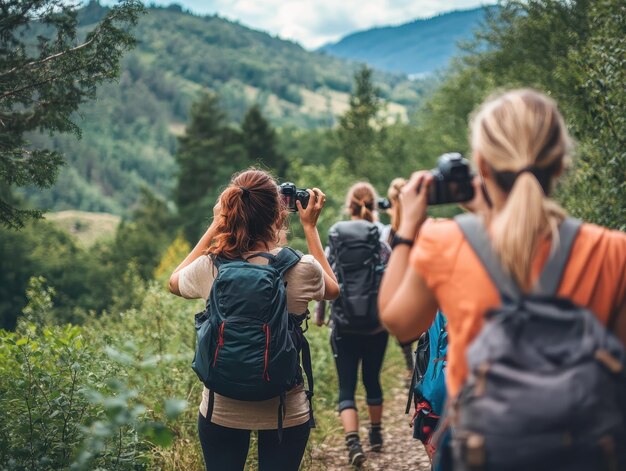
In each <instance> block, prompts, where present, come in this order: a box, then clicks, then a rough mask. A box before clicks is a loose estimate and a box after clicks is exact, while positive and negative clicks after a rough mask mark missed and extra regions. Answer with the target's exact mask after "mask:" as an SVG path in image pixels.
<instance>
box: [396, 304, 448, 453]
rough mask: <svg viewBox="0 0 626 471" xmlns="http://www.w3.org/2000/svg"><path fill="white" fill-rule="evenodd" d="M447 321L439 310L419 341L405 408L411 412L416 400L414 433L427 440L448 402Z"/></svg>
mask: <svg viewBox="0 0 626 471" xmlns="http://www.w3.org/2000/svg"><path fill="white" fill-rule="evenodd" d="M446 325H447V320H446V317H445V316H444V315H443V313H442V312H441V311H438V312H437V315H436V316H435V320H434V321H433V323H432V324H431V326H430V328H429V329H428V330H427V331H426V332H424V334H422V336H421V337H420V339H419V341H418V342H417V349H416V351H415V369H414V371H413V378H412V380H411V387H410V389H409V399H408V401H407V405H406V411H405V412H406V413H407V414H408V413H409V410H410V408H411V402H413V403H414V407H415V412H414V414H413V419H412V420H411V426H412V427H413V437H414V438H416V439H418V440H420V441H421V442H423V443H425V444H426V443H429V442H430V440H431V438H432V436H433V432H434V431H435V429H436V428H437V425H438V424H439V419H440V418H441V416H442V414H443V412H444V407H445V402H446V395H447V394H446V374H445V369H446V355H447V353H448V332H447V330H446Z"/></svg>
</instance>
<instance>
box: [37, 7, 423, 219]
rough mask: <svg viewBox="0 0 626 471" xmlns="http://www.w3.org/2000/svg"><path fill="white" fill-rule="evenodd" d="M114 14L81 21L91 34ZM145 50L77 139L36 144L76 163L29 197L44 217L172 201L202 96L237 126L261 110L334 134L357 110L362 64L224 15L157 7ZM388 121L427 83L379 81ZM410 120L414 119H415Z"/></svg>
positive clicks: (279, 121) (83, 15)
mask: <svg viewBox="0 0 626 471" xmlns="http://www.w3.org/2000/svg"><path fill="white" fill-rule="evenodd" d="M105 12H106V8H104V7H102V6H100V5H99V4H98V3H97V2H91V3H90V4H88V5H87V6H86V7H85V8H84V9H83V10H82V11H81V12H80V14H79V18H80V20H81V30H82V31H83V32H86V31H88V30H89V29H90V28H91V27H92V25H93V23H94V22H96V21H98V20H99V19H100V18H102V16H103V15H104V13H105ZM133 34H134V35H135V37H136V39H137V41H138V44H137V47H136V49H135V50H134V51H132V52H131V53H129V54H127V55H126V56H125V57H124V60H123V63H122V70H121V75H120V78H119V83H116V84H108V85H105V86H103V87H101V88H100V89H99V90H98V95H97V96H98V98H97V100H96V101H93V102H90V103H87V104H85V105H84V106H82V108H81V110H80V113H79V116H77V124H78V125H79V126H80V127H81V129H82V139H81V140H80V141H77V140H76V138H75V137H74V136H73V135H67V134H65V135H56V136H54V137H49V136H48V135H35V136H32V137H31V141H32V143H33V145H34V146H35V147H50V148H53V149H55V150H59V151H60V152H61V153H62V154H63V155H64V156H65V159H66V161H67V165H66V166H65V168H64V169H63V170H62V171H61V174H60V177H59V180H58V182H57V184H56V186H55V187H54V188H52V189H51V190H47V191H44V192H41V191H38V190H34V189H32V190H31V191H29V192H28V196H29V197H30V199H31V201H32V202H33V204H35V205H36V206H37V207H40V208H44V209H55V210H62V209H81V210H88V211H104V212H112V213H117V214H128V208H129V207H131V206H132V205H134V204H135V203H136V202H137V200H138V196H139V190H140V189H141V188H142V187H144V186H145V187H147V188H149V189H151V190H152V191H155V192H156V193H157V194H160V195H162V196H165V197H169V196H171V189H172V185H173V183H174V181H175V177H176V167H175V165H174V159H173V154H174V151H175V148H176V136H177V135H180V134H181V133H182V132H183V130H184V125H185V122H186V121H187V118H188V112H189V108H190V105H191V103H192V102H194V101H196V100H197V99H198V98H199V96H200V94H201V92H207V91H212V92H214V93H216V94H217V95H218V96H219V100H220V106H221V108H222V109H224V111H225V112H226V113H227V117H228V120H230V121H231V122H232V123H239V122H240V121H241V119H242V118H243V116H244V114H245V112H246V111H247V109H248V108H249V107H250V106H251V105H252V104H255V103H257V104H259V105H260V108H261V109H262V111H263V113H264V115H265V116H267V117H268V118H269V120H270V121H271V122H272V123H273V124H274V125H278V126H281V127H286V126H287V127H297V128H310V127H316V126H331V125H333V124H334V123H335V119H336V117H337V116H338V115H339V114H341V113H342V112H344V111H345V110H346V109H347V108H348V99H349V92H350V90H351V83H352V77H353V74H354V72H355V71H356V69H357V67H358V66H357V64H356V63H349V62H346V61H344V60H341V59H337V58H333V57H330V56H327V55H325V54H321V53H315V52H309V51H306V50H304V49H303V48H302V47H301V46H299V45H298V44H295V43H293V42H290V41H284V40H280V39H278V38H275V37H272V36H270V35H268V34H266V33H261V32H258V31H254V30H251V29H249V28H246V27H245V26H242V25H240V24H238V23H235V22H231V21H228V20H225V19H223V18H220V17H218V16H206V17H203V16H195V15H192V14H190V13H187V12H184V11H182V10H181V8H180V7H178V6H171V7H167V8H149V9H148V10H147V14H145V15H144V16H143V17H142V18H141V19H140V21H139V24H138V25H137V27H136V28H134V30H133ZM375 81H376V83H377V85H378V87H379V89H380V93H381V96H382V97H383V98H384V99H386V100H388V101H390V102H393V103H390V104H389V106H388V108H387V113H388V114H389V115H390V116H392V117H393V119H395V117H396V116H397V117H399V118H400V119H406V118H407V116H408V111H407V109H406V107H409V108H410V109H413V108H414V107H415V106H416V105H417V103H418V102H419V100H420V94H421V91H422V84H421V83H419V82H412V81H409V80H407V79H406V78H405V77H403V76H401V75H391V74H385V73H377V74H376V75H375ZM409 111H410V110H409Z"/></svg>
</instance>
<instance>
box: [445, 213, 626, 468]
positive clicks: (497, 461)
mask: <svg viewBox="0 0 626 471" xmlns="http://www.w3.org/2000/svg"><path fill="white" fill-rule="evenodd" d="M456 221H457V223H458V224H459V226H460V228H461V230H462V231H463V234H464V235H465V238H466V240H467V241H468V242H469V244H470V245H471V246H472V248H473V250H474V252H476V255H477V256H478V258H479V259H480V260H481V262H482V263H483V265H484V267H485V269H486V270H487V273H488V274H489V276H490V277H491V279H492V281H493V283H494V284H495V285H496V287H497V289H498V291H499V293H500V296H501V299H502V305H501V306H500V307H498V308H496V309H493V310H492V311H490V312H489V313H488V314H487V316H486V322H485V325H484V327H483V328H482V330H481V332H480V333H479V335H478V336H477V337H476V339H475V340H474V341H473V342H472V344H471V345H470V347H469V349H468V351H467V362H468V366H469V370H470V373H469V376H468V379H467V382H466V384H465V386H464V387H463V389H462V391H461V393H460V394H459V397H458V399H457V403H456V404H455V405H454V406H453V408H452V410H451V411H450V414H451V423H452V431H453V440H452V451H453V453H454V458H455V468H454V469H455V471H463V470H485V471H491V470H498V471H500V470H507V471H509V470H525V471H526V470H531V471H538V470H550V471H555V470H568V471H572V470H581V471H582V470H585V471H592V470H600V469H602V470H620V471H621V470H624V469H626V462H625V461H624V456H623V455H624V454H625V452H626V435H625V434H624V432H625V423H626V352H625V349H624V346H623V345H622V344H621V342H620V341H619V340H618V339H617V338H616V337H614V336H613V335H612V334H611V333H610V332H609V331H608V330H607V329H606V328H605V327H604V326H603V325H602V324H601V323H600V322H599V321H598V320H597V318H596V316H595V315H594V314H593V313H591V312H590V311H589V310H588V309H586V308H583V307H580V306H577V305H575V304H574V303H572V302H571V301H570V300H568V299H563V298H558V297H557V294H556V293H557V291H558V288H559V285H560V281H561V276H562V274H563V271H564V269H565V266H566V264H567V260H568V257H569V253H570V251H571V248H572V246H573V243H574V240H575V238H576V235H577V233H578V229H579V227H580V221H577V220H574V219H567V220H565V221H564V222H563V223H562V224H561V227H560V229H559V234H560V244H559V247H558V249H557V250H555V251H553V253H552V254H551V256H550V258H549V259H548V261H547V263H546V265H545V268H544V271H543V273H542V274H541V277H540V279H539V282H538V284H537V286H536V287H535V289H534V290H533V292H532V293H530V294H522V292H521V291H520V290H519V288H518V287H517V285H516V284H515V283H514V282H513V281H512V279H511V277H510V276H509V275H508V274H507V273H505V270H504V269H503V267H502V265H501V263H500V261H499V260H498V258H497V255H496V254H495V252H494V251H493V249H492V247H491V243H490V240H489V238H488V237H487V234H486V232H485V229H484V227H483V225H482V222H481V221H480V219H478V218H477V217H475V216H473V215H463V216H460V217H457V219H456Z"/></svg>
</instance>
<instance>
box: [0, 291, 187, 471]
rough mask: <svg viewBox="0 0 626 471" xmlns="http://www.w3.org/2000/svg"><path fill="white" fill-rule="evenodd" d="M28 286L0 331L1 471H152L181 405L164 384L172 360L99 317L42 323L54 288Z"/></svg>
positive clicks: (171, 434) (173, 433) (175, 426)
mask: <svg viewBox="0 0 626 471" xmlns="http://www.w3.org/2000/svg"><path fill="white" fill-rule="evenodd" d="M28 292H29V296H30V300H29V304H28V306H27V308H26V309H25V314H26V315H25V317H24V318H22V319H21V320H20V322H19V324H18V328H17V330H16V332H7V331H4V330H0V411H2V413H1V414H0V463H2V465H0V469H7V470H8V469H11V470H27V469H28V470H30V469H38V470H58V469H68V468H71V469H76V470H90V469H95V468H115V469H153V467H152V465H151V463H152V462H153V461H154V460H155V457H157V456H159V453H161V451H160V450H162V447H167V446H170V445H171V444H172V443H173V442H174V438H175V436H176V433H177V430H179V429H178V428H179V427H180V425H179V422H177V421H175V419H176V418H177V417H178V415H180V414H181V413H183V412H184V410H185V409H186V401H182V400H179V399H176V397H177V396H176V394H175V393H176V392H177V390H176V389H175V388H168V387H166V386H165V385H166V382H168V383H169V382H170V381H171V377H172V372H175V371H177V370H176V368H177V367H176V366H174V367H172V366H171V365H172V363H175V362H176V361H180V359H179V358H178V357H177V356H176V355H173V354H166V353H165V350H162V353H160V354H159V353H158V348H157V349H156V350H155V349H148V348H145V346H146V345H147V344H148V343H150V342H151V339H153V338H154V336H153V335H149V334H147V331H144V334H145V338H142V337H141V336H140V335H137V336H136V337H134V338H133V339H132V340H138V341H139V342H140V343H139V345H141V346H142V347H143V348H140V347H139V346H138V344H136V343H134V342H133V341H131V340H128V337H126V338H124V337H123V336H119V338H115V339H114V338H112V337H110V336H107V335H103V333H104V332H105V331H104V330H103V329H104V328H107V327H109V324H108V323H107V322H104V321H103V322H102V323H100V322H96V321H94V322H93V324H91V325H89V326H85V327H77V326H72V325H69V324H67V325H65V326H47V325H46V324H48V323H49V320H48V315H49V313H50V310H51V308H52V294H53V292H52V291H51V290H50V289H48V288H45V286H43V284H42V280H41V279H34V280H32V282H31V288H30V289H29V290H28ZM161 294H162V295H163V293H161ZM157 304H158V301H157ZM152 306H154V305H150V304H148V305H146V308H147V311H146V313H149V314H146V315H145V316H143V319H144V320H146V319H148V318H149V317H152V315H153V314H154V311H152V310H150V308H151V307H152ZM157 319H162V315H161V317H159V316H158V315H157ZM156 322H157V324H158V322H159V321H158V320H157V321H156ZM151 333H152V332H150V334H151ZM161 334H162V335H161V336H160V337H159V338H161V339H164V338H165V333H163V332H162V333H161ZM181 345H183V344H181ZM185 350H187V349H186V348H185ZM185 363H186V361H185ZM165 372H167V374H165ZM159 378H160V379H161V380H159ZM165 378H167V379H165ZM155 379H156V380H155ZM170 384H171V383H170ZM175 384H184V382H182V381H181V383H178V382H177V383H175ZM145 385H150V386H151V387H155V388H159V389H158V390H154V389H152V390H151V389H150V388H146V387H145ZM183 387H184V386H183ZM147 392H151V394H149V393H147ZM178 397H180V396H178ZM182 397H185V396H182Z"/></svg>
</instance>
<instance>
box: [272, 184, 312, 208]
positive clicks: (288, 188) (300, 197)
mask: <svg viewBox="0 0 626 471" xmlns="http://www.w3.org/2000/svg"><path fill="white" fill-rule="evenodd" d="M278 191H279V192H280V194H281V196H282V198H283V202H284V203H285V206H287V209H289V211H291V212H292V213H295V212H297V211H298V207H297V206H296V201H300V204H301V205H302V208H303V209H305V208H306V207H307V206H308V204H309V198H310V195H309V192H308V191H307V190H305V189H302V188H297V187H296V185H295V184H293V183H291V182H285V183H283V184H281V185H279V186H278Z"/></svg>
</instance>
